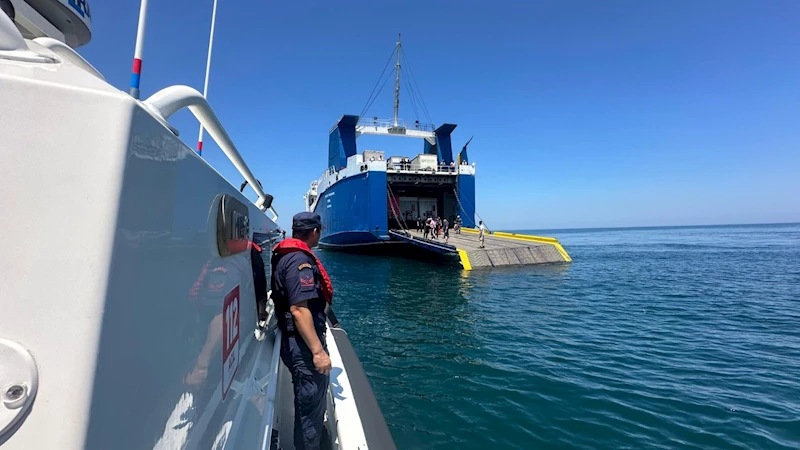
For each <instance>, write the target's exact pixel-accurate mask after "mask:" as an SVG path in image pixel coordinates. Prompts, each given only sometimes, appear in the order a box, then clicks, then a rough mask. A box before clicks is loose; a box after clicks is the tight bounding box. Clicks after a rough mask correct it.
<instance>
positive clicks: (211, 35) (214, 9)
mask: <svg viewBox="0 0 800 450" xmlns="http://www.w3.org/2000/svg"><path fill="white" fill-rule="evenodd" d="M216 21H217V0H214V6H213V7H212V9H211V32H210V33H209V36H208V58H207V59H206V79H205V81H204V82H203V98H205V99H206V100H208V75H209V73H210V72H211V48H212V47H213V46H214V24H215V23H216ZM203 131H204V130H203V124H202V123H201V124H200V135H199V136H198V137H197V154H198V155H200V156H203Z"/></svg>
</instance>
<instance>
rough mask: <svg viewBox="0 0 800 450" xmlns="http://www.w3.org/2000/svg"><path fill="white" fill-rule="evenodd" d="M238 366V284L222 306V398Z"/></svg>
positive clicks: (226, 393)
mask: <svg viewBox="0 0 800 450" xmlns="http://www.w3.org/2000/svg"><path fill="white" fill-rule="evenodd" d="M238 368H239V286H236V287H235V288H233V290H232V291H230V292H228V295H226V296H225V302H224V304H223V306H222V400H223V401H225V397H226V396H227V395H228V391H229V390H230V388H231V384H233V377H234V376H235V375H236V370H237V369H238Z"/></svg>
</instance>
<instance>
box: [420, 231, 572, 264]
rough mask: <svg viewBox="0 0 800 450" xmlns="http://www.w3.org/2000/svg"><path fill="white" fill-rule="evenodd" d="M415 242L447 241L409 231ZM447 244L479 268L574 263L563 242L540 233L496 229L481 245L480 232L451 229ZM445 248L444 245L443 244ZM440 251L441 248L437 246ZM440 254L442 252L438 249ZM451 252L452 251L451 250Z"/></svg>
mask: <svg viewBox="0 0 800 450" xmlns="http://www.w3.org/2000/svg"><path fill="white" fill-rule="evenodd" d="M410 235H411V237H410V238H405V239H406V240H409V241H410V240H411V239H413V240H414V241H416V242H414V243H415V244H416V245H418V246H422V245H420V244H421V243H432V244H434V243H435V244H440V245H441V244H444V238H443V237H441V235H440V237H439V239H428V240H424V239H422V236H418V235H421V233H419V232H417V231H411V232H410ZM448 244H449V245H447V246H446V247H450V246H454V247H455V251H454V253H453V255H454V256H455V255H456V254H457V256H458V258H459V259H460V261H461V265H462V266H463V267H464V268H465V269H467V270H471V269H476V268H480V267H499V266H519V265H530V264H550V263H565V262H571V261H572V259H571V258H570V257H569V255H568V254H567V252H566V251H565V250H564V248H563V247H562V246H561V243H559V242H558V240H556V239H554V238H549V237H541V236H528V235H521V234H513V233H504V232H496V233H493V234H488V233H487V234H486V235H485V237H484V248H480V240H479V238H478V231H477V230H474V229H471V228H465V229H462V230H461V233H460V234H456V233H455V232H454V231H453V230H450V240H449V241H448ZM441 247H445V246H441ZM437 250H438V249H437ZM437 253H441V251H437ZM448 253H449V252H448Z"/></svg>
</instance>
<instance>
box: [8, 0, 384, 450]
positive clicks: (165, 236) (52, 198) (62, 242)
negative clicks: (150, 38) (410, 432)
mask: <svg viewBox="0 0 800 450" xmlns="http://www.w3.org/2000/svg"><path fill="white" fill-rule="evenodd" d="M0 6H2V12H0V196H2V208H1V209H0V229H1V230H2V232H3V239H2V240H0V256H2V258H0V286H2V295H0V446H2V448H3V450H22V449H24V450H32V449H48V448H58V449H84V448H85V449H120V450H121V449H148V448H150V449H159V450H160V449H195V448H202V449H209V448H212V449H223V448H226V449H234V448H235V449H271V448H284V449H291V448H293V444H292V435H293V432H292V430H293V424H294V412H293V409H292V404H293V393H292V386H291V378H290V376H289V374H288V371H287V370H286V369H285V368H284V367H283V365H282V363H281V362H280V360H279V347H280V339H281V336H280V331H279V330H277V329H276V327H275V319H274V317H271V315H270V316H269V317H268V320H267V321H264V322H262V323H260V324H259V323H258V322H257V321H258V317H257V307H256V289H255V281H254V278H257V277H255V276H254V274H256V273H257V272H256V271H254V268H257V270H264V271H266V276H267V277H269V248H270V247H271V246H272V245H273V244H274V243H275V241H276V240H277V239H279V236H280V230H279V228H278V226H277V224H276V222H275V220H276V218H277V214H275V211H274V210H273V209H272V197H271V196H270V195H268V194H266V193H264V191H263V190H262V188H261V185H260V183H258V182H257V181H256V179H255V177H254V175H253V174H252V173H251V171H250V169H249V168H248V166H247V164H246V163H245V161H244V160H243V159H242V157H241V155H240V154H239V152H238V151H237V149H236V146H235V145H234V144H233V142H232V140H231V139H230V137H229V136H228V134H227V133H226V132H225V130H224V128H223V127H222V125H221V124H220V122H219V121H218V120H217V117H216V116H215V114H214V112H213V111H212V109H211V108H210V107H209V105H208V103H207V102H206V99H205V98H204V97H203V95H201V94H200V93H199V92H197V91H196V90H194V89H192V88H190V87H187V86H171V87H167V88H165V89H163V90H161V91H159V92H157V93H156V94H154V95H152V96H151V97H150V98H148V99H146V100H143V101H140V100H138V99H136V98H134V97H132V96H131V95H128V94H127V93H125V92H122V91H120V90H119V89H117V88H115V87H113V86H111V85H110V84H108V83H107V82H106V81H105V80H104V79H103V76H102V74H100V73H99V72H98V71H97V70H95V68H94V67H92V66H91V65H90V64H89V63H88V62H87V61H85V60H84V59H83V58H82V57H81V56H79V55H78V53H76V52H75V50H74V48H75V47H78V46H80V45H83V44H86V43H87V42H88V41H89V40H90V39H91V15H90V14H91V13H90V10H89V5H88V3H87V2H86V1H85V0H25V1H23V0H0ZM10 15H13V19H12V18H11V17H10ZM140 28H141V21H140ZM183 108H189V109H190V110H191V112H192V113H194V115H195V116H196V117H197V118H198V120H199V121H200V123H201V124H202V125H203V126H204V127H205V129H206V130H207V131H208V132H209V134H210V135H211V137H212V138H214V139H215V141H216V142H217V144H218V145H219V147H220V148H221V149H222V151H223V152H224V153H225V155H226V156H227V157H228V158H229V159H230V160H231V162H232V163H233V164H234V166H235V167H236V168H237V169H238V171H239V172H240V174H241V175H242V177H243V178H244V180H246V181H247V184H249V186H250V188H252V189H253V190H255V192H256V194H257V196H258V199H257V200H256V201H255V202H254V203H253V202H251V201H249V200H248V199H247V198H246V197H245V196H244V195H243V194H242V193H241V192H240V190H238V189H236V188H235V187H234V186H233V185H231V183H230V182H228V181H227V180H225V179H224V178H223V177H222V176H220V175H219V173H217V172H216V171H215V170H214V168H213V167H211V166H209V165H208V164H207V163H206V161H204V160H203V159H202V158H201V157H200V156H198V155H197V154H196V153H195V152H194V151H193V150H192V149H191V148H189V147H188V146H187V145H185V144H184V143H183V142H182V141H181V140H180V139H179V138H178V136H177V131H176V130H175V129H174V128H172V127H171V126H170V125H169V123H168V119H169V117H170V116H171V115H172V114H174V113H175V112H177V111H179V110H181V109H183ZM254 242H255V243H256V244H260V245H262V246H264V253H263V258H261V259H263V261H264V264H263V265H261V266H259V264H254V263H255V262H257V261H256V260H255V259H253V257H255V258H259V255H258V253H256V252H253V251H252V249H253V245H254V244H253V243H254ZM266 310H267V312H270V311H271V310H272V308H271V305H269V304H268V305H267V308H266ZM327 345H328V348H329V350H330V356H331V360H332V363H333V371H332V372H331V385H330V390H329V397H328V409H327V417H326V426H327V427H328V429H329V435H330V436H331V447H332V448H334V449H337V448H338V449H343V450H350V449H353V450H355V449H367V448H373V449H391V448H394V443H393V442H392V438H391V435H390V434H389V431H388V428H387V427H386V424H385V422H384V419H383V416H382V414H381V412H380V409H379V407H378V404H377V402H376V400H375V398H374V395H373V393H372V390H371V388H370V386H369V382H368V380H367V378H366V375H365V373H364V370H363V369H362V367H361V364H360V362H359V360H358V358H357V356H356V354H355V352H354V351H353V348H352V346H351V345H350V343H349V341H348V339H347V336H346V334H345V333H344V331H343V330H341V329H339V328H330V329H329V332H328V334H327Z"/></svg>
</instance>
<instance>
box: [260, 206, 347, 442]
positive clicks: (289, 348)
mask: <svg viewBox="0 0 800 450" xmlns="http://www.w3.org/2000/svg"><path fill="white" fill-rule="evenodd" d="M321 230H322V223H321V220H320V216H319V214H314V213H310V212H302V213H299V214H296V215H295V216H294V217H293V218H292V237H291V238H289V239H285V240H283V241H281V242H280V243H278V244H277V245H276V246H275V248H273V250H272V277H271V285H272V300H273V302H274V303H275V316H276V317H277V319H278V326H279V327H280V330H281V331H282V337H281V359H282V360H283V363H284V364H285V365H286V367H287V368H288V369H289V371H290V372H291V374H292V383H293V384H294V414H295V417H294V445H295V448H297V449H298V450H303V449H305V450H312V449H319V448H329V445H330V440H329V438H328V434H327V430H326V429H325V426H324V423H323V420H324V417H325V407H326V394H327V391H328V384H329V374H330V371H331V360H330V357H329V356H328V348H327V345H326V344H325V318H326V314H325V311H326V306H328V305H329V304H330V303H331V301H332V300H333V287H332V286H331V282H330V279H329V278H328V274H327V273H326V272H325V268H323V267H322V264H321V263H320V262H319V260H318V259H317V258H316V256H314V254H313V253H312V252H311V248H312V247H315V246H316V245H317V244H318V243H319V238H320V231H321Z"/></svg>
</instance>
